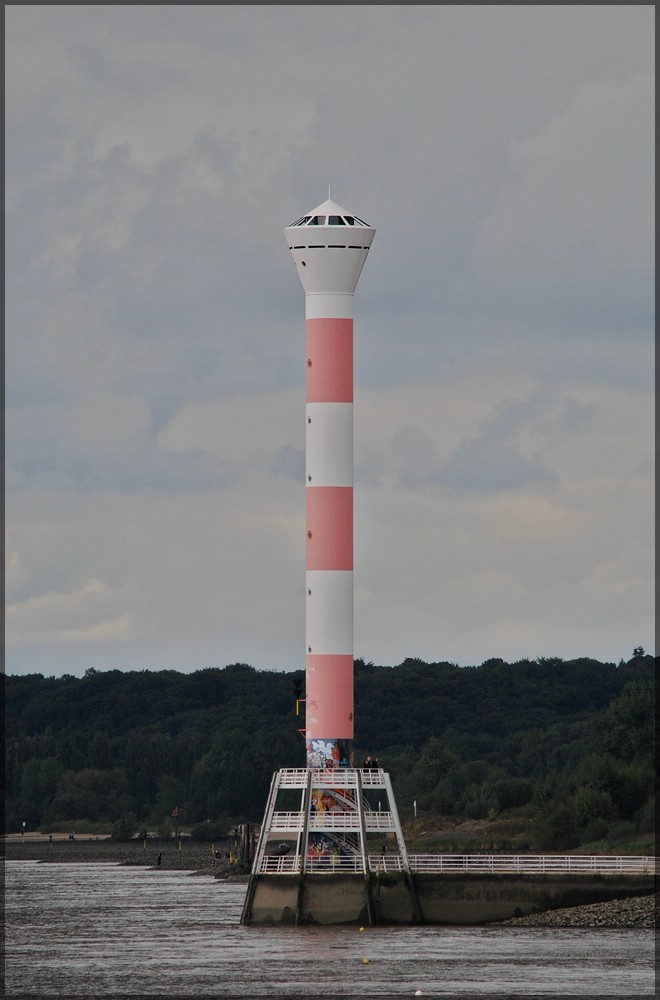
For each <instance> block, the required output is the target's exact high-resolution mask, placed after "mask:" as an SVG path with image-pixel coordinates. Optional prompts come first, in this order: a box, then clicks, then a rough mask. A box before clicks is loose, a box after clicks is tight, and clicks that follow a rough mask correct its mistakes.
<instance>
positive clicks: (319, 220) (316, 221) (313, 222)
mask: <svg viewBox="0 0 660 1000" xmlns="http://www.w3.org/2000/svg"><path fill="white" fill-rule="evenodd" d="M309 224H310V226H325V215H314V216H313V217H312V218H311V219H310V220H309Z"/></svg>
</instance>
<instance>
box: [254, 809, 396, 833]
mask: <svg viewBox="0 0 660 1000" xmlns="http://www.w3.org/2000/svg"><path fill="white" fill-rule="evenodd" d="M304 820H305V815H304V813H303V812H300V811H298V812H274V813H273V816H272V819H271V822H270V831H271V833H275V832H279V831H284V830H298V831H301V830H302V829H303V824H304ZM364 822H365V826H366V829H367V831H369V832H381V833H391V832H392V830H393V829H394V820H393V818H392V813H391V812H388V811H383V812H376V811H375V810H369V811H367V810H365V813H364ZM308 828H309V829H310V830H359V829H360V817H359V815H358V813H357V812H353V811H345V812H339V811H338V812H332V811H331V810H329V811H327V812H319V813H312V814H311V816H310V817H309V823H308Z"/></svg>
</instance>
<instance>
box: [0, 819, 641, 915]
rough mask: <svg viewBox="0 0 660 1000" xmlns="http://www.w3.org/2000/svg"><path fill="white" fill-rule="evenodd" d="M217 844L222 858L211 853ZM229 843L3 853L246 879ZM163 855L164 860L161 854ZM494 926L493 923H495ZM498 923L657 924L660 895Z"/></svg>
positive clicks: (97, 842) (13, 845)
mask: <svg viewBox="0 0 660 1000" xmlns="http://www.w3.org/2000/svg"><path fill="white" fill-rule="evenodd" d="M213 848H217V851H218V852H220V853H221V855H222V856H220V857H219V856H217V855H216V854H214V853H213V852H212V849H213ZM225 852H226V844H224V843H219V844H215V845H211V844H208V843H206V844H204V843H197V842H195V841H190V840H188V839H187V838H186V839H183V840H182V841H181V848H179V847H178V846H177V843H176V842H175V841H174V840H169V841H159V840H152V839H149V840H147V842H146V845H145V842H144V841H136V840H133V841H129V842H120V841H115V840H110V839H109V838H102V839H101V838H100V839H95V838H85V837H77V838H76V839H75V840H74V841H69V840H68V839H67V838H62V837H53V841H52V843H50V842H49V841H48V838H46V837H44V838H41V839H40V840H39V841H34V840H27V839H26V840H25V842H21V841H20V840H14V839H11V840H10V839H6V840H5V842H4V857H5V858H6V859H7V860H14V861H15V860H24V861H40V862H44V863H55V864H57V863H59V864H67V863H68V864H81V863H88V864H89V863H105V864H118V865H142V866H144V867H147V868H161V869H163V870H165V871H168V870H169V871H187V872H189V873H190V874H191V875H212V876H213V877H214V878H217V879H224V880H226V881H231V882H247V881H248V878H249V872H250V866H249V865H248V864H240V863H237V862H236V861H235V860H234V859H233V858H232V859H231V860H230V859H228V858H227V856H226V853H225ZM159 854H160V864H159V863H158V855H159ZM491 926H493V925H491ZM497 926H499V927H569V928H595V927H603V928H605V927H611V928H654V927H657V926H658V916H657V909H656V897H655V896H654V895H652V894H651V895H647V896H633V897H630V898H628V899H615V900H611V901H610V902H607V903H594V904H591V905H587V906H573V907H570V908H567V909H557V910H545V911H544V912H542V913H533V914H531V915H529V916H527V917H514V918H512V919H510V920H505V921H501V922H499V923H498V924H497Z"/></svg>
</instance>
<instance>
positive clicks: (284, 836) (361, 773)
mask: <svg viewBox="0 0 660 1000" xmlns="http://www.w3.org/2000/svg"><path fill="white" fill-rule="evenodd" d="M296 793H297V794H296ZM367 796H368V797H369V798H370V799H371V801H369V798H367ZM376 797H377V801H378V807H377V808H376V807H375V806H374V800H375V799H376ZM296 800H297V801H296ZM283 806H284V807H283ZM292 806H294V808H291V807H292ZM295 806H297V808H295ZM287 807H288V808H287ZM387 834H394V840H395V843H393V844H392V845H391V850H390V845H389V844H388V847H387V852H388V860H390V859H391V862H392V864H393V865H394V866H395V867H396V869H397V870H399V871H401V870H403V871H410V863H409V860H408V854H407V851H406V845H405V842H404V839H403V832H402V830H401V824H400V822H399V816H398V813H397V808H396V802H395V800H394V795H393V793H392V786H391V783H390V778H389V774H387V772H385V771H383V770H381V769H369V770H367V769H360V768H332V769H328V770H321V769H315V768H311V769H310V768H283V769H282V770H280V771H276V772H275V774H274V775H273V779H272V782H271V787H270V793H269V796H268V802H267V805H266V811H265V814H264V819H263V823H262V826H261V832H260V835H259V843H258V846H257V851H256V853H255V859H254V865H253V868H252V872H253V874H255V875H257V874H259V873H282V874H285V873H286V874H304V873H305V872H312V871H313V872H315V873H319V872H333V871H337V870H344V871H351V872H355V873H358V874H359V873H360V872H362V873H364V874H367V873H368V872H369V871H370V870H371V869H372V868H373V867H374V865H373V861H372V860H371V858H372V855H373V857H374V858H375V857H379V858H380V857H381V856H382V853H383V847H382V840H383V837H385V836H387ZM370 837H371V838H372V839H375V838H376V837H377V838H378V846H377V847H376V846H374V850H373V851H371V850H370V844H369V840H370Z"/></svg>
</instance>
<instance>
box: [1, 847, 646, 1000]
mask: <svg viewBox="0 0 660 1000" xmlns="http://www.w3.org/2000/svg"><path fill="white" fill-rule="evenodd" d="M5 869H6V876H5V919H6V944H5V977H6V978H5V995H6V996H7V997H10V998H14V997H15V998H19V997H20V998H23V997H28V996H30V997H40V998H41V997H51V996H60V997H66V998H67V1000H73V998H76V1000H77V998H81V1000H82V998H92V997H101V998H104V1000H109V998H110V997H141V998H147V997H149V998H150V997H177V998H178V1000H183V998H187V997H191V998H192V997H195V998H201V997H205V998H216V997H217V998H220V997H233V998H236V1000H238V998H248V997H255V998H256V997H281V998H283V997H287V998H295V1000H303V998H304V1000H308V998H310V1000H311V998H314V1000H320V998H326V997H327V998H331V1000H333V998H342V1000H343V998H348V997H354V998H358V997H359V998H361V1000H366V998H371V997H374V998H375V997H378V998H381V1000H382V998H392V1000H394V998H396V1000H399V998H402V997H415V996H417V997H420V996H421V997H444V998H447V997H457V998H460V1000H472V998H473V997H489V998H490V1000H495V998H497V1000H502V998H505V997H507V998H508V997H553V996H561V997H584V996H592V997H627V998H630V997H651V996H654V995H655V994H654V932H653V931H652V930H611V929H601V930H565V929H557V928H552V929H540V928H521V927H515V928H512V927H506V928H504V927H490V928H488V927H486V928H475V927H378V928H370V927H367V928H365V929H364V931H361V930H360V929H359V928H357V927H283V928H282V927H267V928H264V927H260V928H254V927H243V926H241V925H240V924H239V920H240V915H241V909H242V906H243V900H244V898H245V891H246V886H245V885H241V884H233V883H225V882H222V881H220V880H216V879H214V878H213V877H212V876H210V875H208V876H207V875H193V874H191V873H189V872H183V871H163V870H159V869H148V868H139V867H132V866H131V867H122V866H119V865H115V864H98V863H97V864H39V863H38V862H35V861H9V862H7V864H6V866H5Z"/></svg>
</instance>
